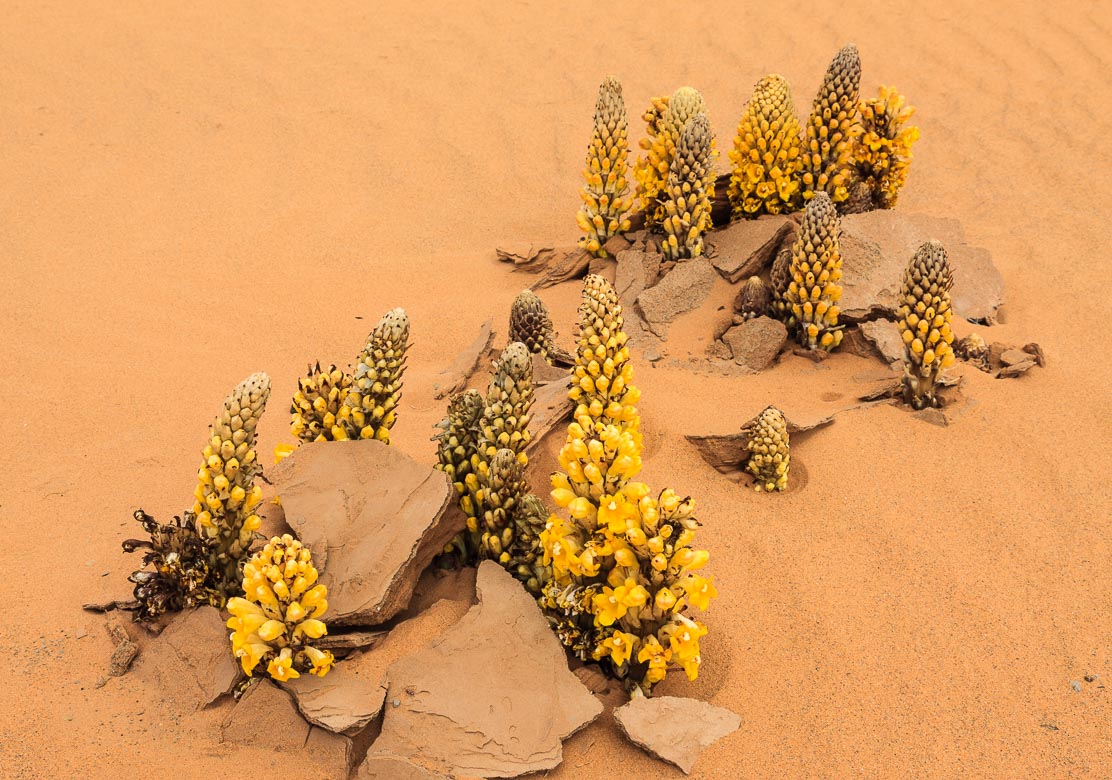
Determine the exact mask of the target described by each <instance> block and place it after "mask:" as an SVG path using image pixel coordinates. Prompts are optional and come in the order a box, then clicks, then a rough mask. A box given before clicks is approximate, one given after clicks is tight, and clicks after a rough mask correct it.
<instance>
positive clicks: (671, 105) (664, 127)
mask: <svg viewBox="0 0 1112 780" xmlns="http://www.w3.org/2000/svg"><path fill="white" fill-rule="evenodd" d="M706 110H707V107H706V104H705V103H704V102H703V96H702V95H700V94H699V93H698V91H696V90H695V89H693V88H691V87H680V88H679V89H677V90H676V91H675V93H673V94H672V96H671V97H670V98H653V99H652V105H651V106H650V107H649V110H648V111H646V112H645V114H644V119H645V123H646V126H647V127H646V131H647V132H648V138H644V139H642V140H641V148H642V149H644V150H645V154H644V156H642V157H641V158H640V159H639V160H638V161H637V165H636V166H635V168H634V174H635V175H636V177H637V197H638V199H639V201H640V205H641V211H643V212H644V214H645V227H647V228H648V229H650V230H653V231H656V232H660V231H661V230H663V228H662V222H663V220H664V200H665V198H666V193H665V192H664V190H665V187H666V185H667V184H668V175H669V173H670V172H671V170H672V159H673V158H674V157H675V154H676V148H677V147H678V146H679V143H680V136H682V135H683V129H684V127H686V126H687V123H688V121H689V120H691V119H693V118H695V117H696V116H698V115H699V114H705V113H706ZM712 153H713V147H712ZM708 175H709V176H710V181H709V182H705V183H704V189H705V190H707V191H708V192H713V191H714V187H713V185H714V172H713V170H712V171H709V172H708Z"/></svg>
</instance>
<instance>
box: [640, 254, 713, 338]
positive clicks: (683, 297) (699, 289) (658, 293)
mask: <svg viewBox="0 0 1112 780" xmlns="http://www.w3.org/2000/svg"><path fill="white" fill-rule="evenodd" d="M715 276H716V274H715V272H714V266H712V265H711V264H710V261H709V260H707V259H706V258H705V257H696V258H694V259H692V260H684V261H683V262H681V263H678V264H676V267H675V268H673V269H672V270H671V271H669V272H668V273H667V274H666V275H665V276H664V278H663V279H661V280H660V282H659V283H658V284H657V285H656V286H655V287H650V288H649V289H647V290H645V291H644V292H642V293H641V294H640V295H639V296H637V306H638V307H639V308H640V309H641V315H642V316H643V317H644V319H645V322H647V323H648V325H649V328H650V329H651V330H652V331H653V332H654V333H656V334H657V335H661V334H662V333H663V332H664V331H666V330H667V329H666V328H665V327H664V326H666V325H667V324H668V323H669V322H671V321H672V320H674V319H675V318H676V317H678V316H679V315H681V314H683V313H684V312H689V311H691V310H693V309H697V308H698V307H699V306H700V304H702V302H703V301H705V300H706V299H707V296H708V295H710V291H711V288H712V287H713V286H714V279H715Z"/></svg>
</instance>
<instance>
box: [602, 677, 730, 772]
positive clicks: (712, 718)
mask: <svg viewBox="0 0 1112 780" xmlns="http://www.w3.org/2000/svg"><path fill="white" fill-rule="evenodd" d="M614 720H615V721H617V723H618V727H619V728H620V729H621V730H622V732H623V733H624V734H625V735H626V736H627V737H629V739H630V741H632V742H633V743H634V744H635V745H637V746H638V747H641V748H643V749H644V750H647V751H648V752H649V753H652V754H653V755H655V756H657V757H658V758H661V759H663V760H664V761H667V762H668V763H670V764H674V765H676V766H678V767H679V768H680V769H682V770H683V772H684V774H690V773H691V769H692V767H694V766H695V761H696V760H697V759H698V758H699V755H700V754H701V753H702V752H703V751H704V750H706V749H707V748H708V747H710V745H712V744H713V743H714V742H716V741H718V740H719V739H721V738H722V737H725V736H726V735H728V734H732V733H733V732H735V731H737V730H738V728H739V727H740V726H741V718H740V717H738V715H737V714H735V713H733V712H731V711H730V710H727V709H725V708H723V707H715V706H714V705H712V704H708V703H707V702H705V701H699V700H698V699H685V698H680V697H678V696H654V697H653V698H651V699H648V698H645V697H643V696H641V697H638V698H635V699H634V700H633V701H631V702H630V703H629V704H626V705H625V706H622V707H619V708H618V709H616V710H614Z"/></svg>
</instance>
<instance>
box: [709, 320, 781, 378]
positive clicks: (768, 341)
mask: <svg viewBox="0 0 1112 780" xmlns="http://www.w3.org/2000/svg"><path fill="white" fill-rule="evenodd" d="M787 340H788V329H787V328H785V327H784V323H782V322H780V321H779V320H774V319H772V318H771V317H757V318H755V319H752V320H747V321H745V322H743V323H742V324H740V325H735V326H734V327H732V328H730V329H729V330H728V331H726V332H725V333H724V334H723V335H722V341H723V342H725V343H726V345H727V346H728V347H729V348H730V354H731V355H732V356H733V359H734V362H735V363H737V364H738V365H739V366H744V367H746V368H748V369H750V370H752V371H754V372H759V371H764V370H765V369H766V368H768V367H769V366H771V365H772V364H773V363H775V362H776V358H777V356H778V355H779V354H780V351H781V350H782V349H783V348H784V344H786V343H787Z"/></svg>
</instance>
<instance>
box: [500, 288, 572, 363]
mask: <svg viewBox="0 0 1112 780" xmlns="http://www.w3.org/2000/svg"><path fill="white" fill-rule="evenodd" d="M514 341H520V342H521V343H522V344H524V345H525V346H526V347H527V348H528V349H529V351H530V352H532V353H533V354H535V355H540V356H541V357H542V358H544V361H545V362H546V363H548V365H550V366H552V365H556V364H557V363H559V364H562V365H571V364H572V362H574V360H575V358H574V357H573V356H572V355H571V354H569V353H568V352H567V350H565V349H563V348H562V347H560V346H559V345H558V344H557V343H556V329H555V328H554V327H553V326H552V318H551V317H549V316H548V307H547V306H545V305H544V301H542V300H541V299H540V298H538V297H537V295H536V294H535V293H534V292H533V291H532V290H522V291H521V292H520V293H518V295H517V297H516V298H514V302H513V305H512V306H511V307H510V342H514Z"/></svg>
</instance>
